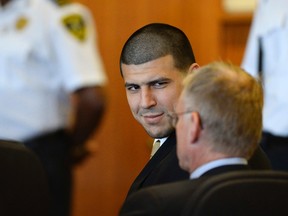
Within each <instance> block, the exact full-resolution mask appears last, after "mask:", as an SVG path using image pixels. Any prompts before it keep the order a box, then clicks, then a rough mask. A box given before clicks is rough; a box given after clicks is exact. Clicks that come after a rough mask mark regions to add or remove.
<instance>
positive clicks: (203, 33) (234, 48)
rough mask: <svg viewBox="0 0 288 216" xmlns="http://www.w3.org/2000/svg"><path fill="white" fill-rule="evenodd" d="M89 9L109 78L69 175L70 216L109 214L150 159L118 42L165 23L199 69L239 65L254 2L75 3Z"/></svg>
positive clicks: (157, 0)
mask: <svg viewBox="0 0 288 216" xmlns="http://www.w3.org/2000/svg"><path fill="white" fill-rule="evenodd" d="M76 2H79V3H82V4H84V5H86V6H88V7H89V8H90V10H91V11H92V13H93V16H94V19H95V25H96V28H97V32H98V43H99V46H100V52H101V54H102V58H103V60H104V64H105V68H106V71H107V74H108V78H109V84H108V86H107V94H108V110H107V112H106V115H105V117H104V121H103V124H102V126H101V128H100V130H99V131H98V133H97V134H95V136H94V137H93V138H92V139H91V140H90V141H89V143H88V145H89V148H90V149H91V150H92V151H93V156H92V157H90V158H89V159H88V160H87V161H86V162H85V163H84V164H82V165H81V166H78V167H77V168H76V170H75V172H74V175H75V183H74V198H73V210H72V212H73V216H95V215H97V216H98V215H103V216H114V215H117V213H118V210H119V208H120V206H121V204H122V202H123V200H124V198H125V196H126V193H127V190H128V188H129V186H130V184H131V183H132V181H133V180H134V178H135V177H136V175H137V174H138V173H139V171H140V170H141V169H142V168H143V166H144V165H145V164H146V161H147V160H149V154H150V148H151V144H152V141H151V140H150V138H149V137H148V135H147V134H146V133H145V131H144V130H143V129H142V127H141V126H140V125H139V124H138V123H137V122H136V121H135V120H134V119H133V117H132V115H131V113H130V110H129V107H128V104H127V101H126V96H125V89H124V83H123V80H122V78H121V76H120V71H119V56H120V51H121V49H122V46H123V44H124V43H125V41H126V40H127V39H128V37H129V36H130V35H131V34H132V33H133V32H134V31H135V30H136V29H138V28H140V27H142V26H143V25H146V24H148V23H151V22H164V23H168V24H171V25H174V26H177V27H179V28H180V29H182V30H183V31H184V32H185V33H186V35H187V36H188V38H189V40H190V41H191V44H192V47H193V50H194V53H195V55H196V60H197V62H198V63H199V64H200V65H203V64H206V63H209V62H211V61H215V60H228V61H230V62H232V63H234V64H237V65H239V64H240V62H241V60H242V56H243V52H244V49H245V45H246V40H247V36H248V32H249V29H250V24H251V19H252V13H253V9H254V7H255V4H256V1H253V0H201V1H199V0H137V1H135V0H122V1H119V0H77V1H76Z"/></svg>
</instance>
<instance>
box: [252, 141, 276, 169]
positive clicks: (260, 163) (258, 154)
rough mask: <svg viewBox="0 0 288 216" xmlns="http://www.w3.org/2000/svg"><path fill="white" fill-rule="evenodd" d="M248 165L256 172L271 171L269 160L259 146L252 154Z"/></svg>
mask: <svg viewBox="0 0 288 216" xmlns="http://www.w3.org/2000/svg"><path fill="white" fill-rule="evenodd" d="M248 164H249V166H250V167H251V168H252V169H256V170H263V169H264V170H266V169H271V163H270V160H269V159H268V157H267V155H266V154H265V152H264V151H263V150H262V148H261V147H260V146H259V147H258V148H257V149H256V151H255V152H254V154H253V155H252V157H251V158H250V160H249V161H248Z"/></svg>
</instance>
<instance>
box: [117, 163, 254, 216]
mask: <svg viewBox="0 0 288 216" xmlns="http://www.w3.org/2000/svg"><path fill="white" fill-rule="evenodd" d="M249 169H250V168H249V167H248V166H246V165H225V166H221V167H217V168H214V169H211V170H209V171H207V172H206V173H204V174H203V175H202V176H201V177H200V178H198V179H193V180H189V179H187V180H184V181H178V182H174V183H169V184H163V185H156V186H151V187H147V188H144V189H142V190H139V191H137V192H135V193H133V194H131V195H130V196H129V197H128V198H127V199H126V201H125V203H124V204H123V206H122V208H121V210H120V214H119V216H159V215H161V216H170V215H181V211H182V210H183V209H184V207H185V204H186V202H187V200H188V198H189V197H190V196H191V194H193V192H194V191H195V189H196V188H197V187H198V186H199V185H200V184H201V183H203V182H204V181H205V180H207V179H208V178H209V176H211V175H219V174H222V173H227V172H232V171H240V170H249Z"/></svg>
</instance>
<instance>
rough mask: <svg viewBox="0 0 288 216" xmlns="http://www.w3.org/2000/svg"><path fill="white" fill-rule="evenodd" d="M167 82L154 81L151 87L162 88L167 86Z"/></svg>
mask: <svg viewBox="0 0 288 216" xmlns="http://www.w3.org/2000/svg"><path fill="white" fill-rule="evenodd" d="M167 84H168V82H155V83H154V84H153V87H155V88H164V87H166V86H167Z"/></svg>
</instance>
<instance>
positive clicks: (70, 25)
mask: <svg viewBox="0 0 288 216" xmlns="http://www.w3.org/2000/svg"><path fill="white" fill-rule="evenodd" d="M62 23H63V24H64V26H65V27H66V29H67V30H68V32H69V33H70V34H72V35H73V36H74V37H76V38H77V39H78V40H80V41H84V40H85V39H86V24H85V21H84V19H83V17H82V16H81V15H80V14H70V15H68V16H65V17H64V18H63V19H62Z"/></svg>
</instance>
